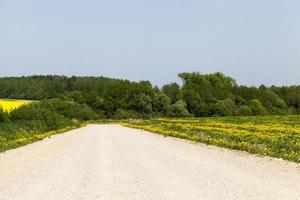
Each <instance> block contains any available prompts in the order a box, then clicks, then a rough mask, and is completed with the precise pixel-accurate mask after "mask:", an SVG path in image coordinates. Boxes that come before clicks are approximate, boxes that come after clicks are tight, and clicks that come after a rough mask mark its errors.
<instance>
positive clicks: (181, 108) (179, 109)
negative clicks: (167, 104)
mask: <svg viewBox="0 0 300 200" xmlns="http://www.w3.org/2000/svg"><path fill="white" fill-rule="evenodd" d="M189 116H191V115H190V113H189V111H188V110H187V109H186V103H185V102H184V101H182V100H178V101H176V102H175V103H174V104H172V105H171V112H170V117H189Z"/></svg>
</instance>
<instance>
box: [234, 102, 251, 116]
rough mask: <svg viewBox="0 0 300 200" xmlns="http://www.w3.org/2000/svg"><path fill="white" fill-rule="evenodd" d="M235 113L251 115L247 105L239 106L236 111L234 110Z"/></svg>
mask: <svg viewBox="0 0 300 200" xmlns="http://www.w3.org/2000/svg"><path fill="white" fill-rule="evenodd" d="M236 115H239V116H250V115H252V110H251V108H250V107H249V106H245V105H244V106H240V107H239V108H238V109H237V111H236Z"/></svg>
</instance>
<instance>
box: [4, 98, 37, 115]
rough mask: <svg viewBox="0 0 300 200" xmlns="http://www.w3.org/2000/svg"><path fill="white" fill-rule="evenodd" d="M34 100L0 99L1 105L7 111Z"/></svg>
mask: <svg viewBox="0 0 300 200" xmlns="http://www.w3.org/2000/svg"><path fill="white" fill-rule="evenodd" d="M30 102H32V101H28V100H13V99H0V107H2V108H3V109H4V110H5V111H7V112H10V111H12V110H14V109H16V108H19V107H21V106H22V105H26V104H29V103H30Z"/></svg>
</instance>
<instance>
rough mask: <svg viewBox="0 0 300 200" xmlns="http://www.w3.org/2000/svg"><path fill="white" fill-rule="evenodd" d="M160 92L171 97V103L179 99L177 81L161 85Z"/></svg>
mask: <svg viewBox="0 0 300 200" xmlns="http://www.w3.org/2000/svg"><path fill="white" fill-rule="evenodd" d="M162 92H163V93H164V94H166V95H167V96H168V97H169V98H170V99H171V103H175V102H176V101H178V100H179V96H180V86H179V85H178V84H177V83H170V84H166V85H164V86H163V87H162Z"/></svg>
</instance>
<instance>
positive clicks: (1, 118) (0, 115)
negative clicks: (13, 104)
mask: <svg viewBox="0 0 300 200" xmlns="http://www.w3.org/2000/svg"><path fill="white" fill-rule="evenodd" d="M6 121H8V113H7V112H6V111H4V109H3V108H2V107H0V122H6Z"/></svg>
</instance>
